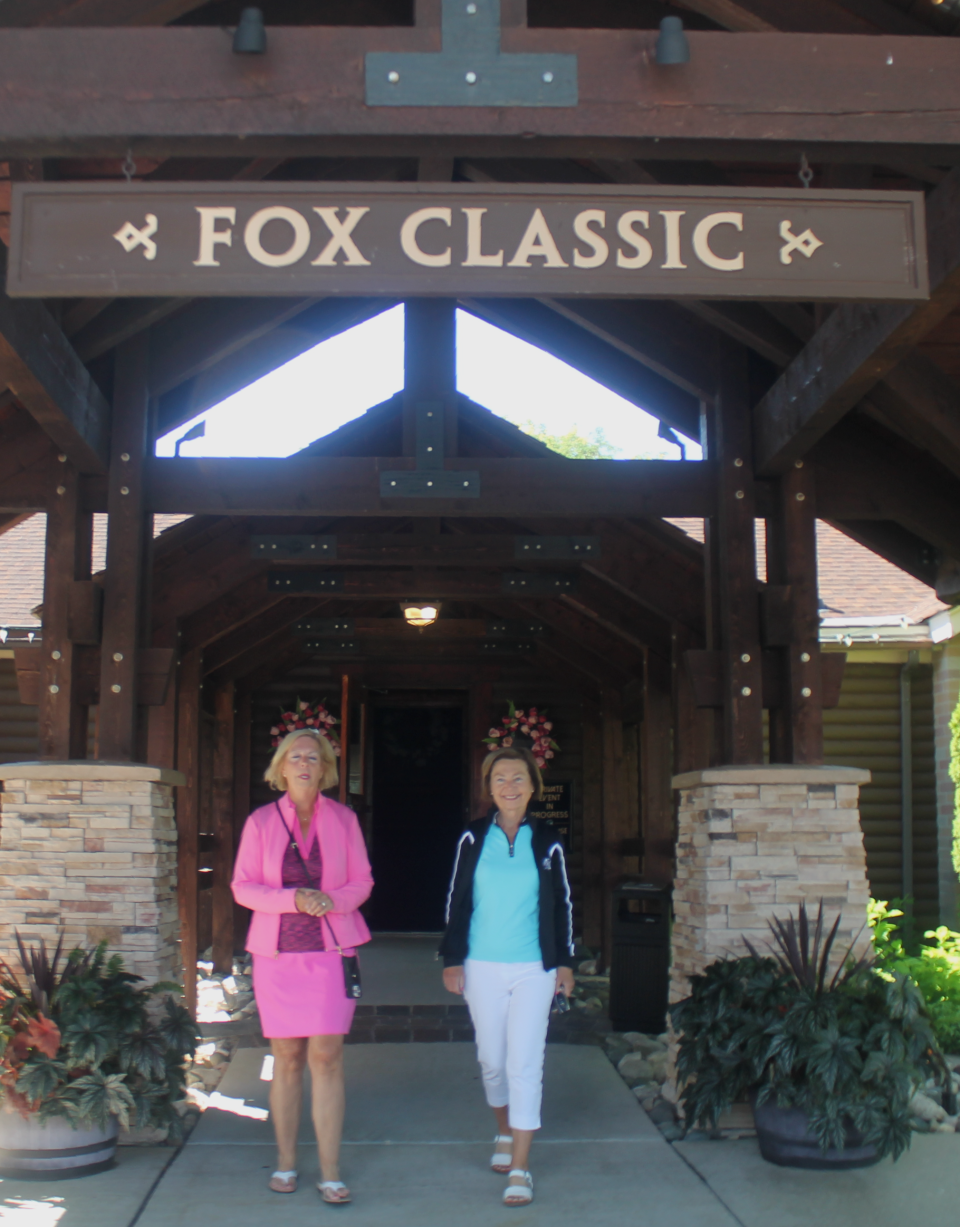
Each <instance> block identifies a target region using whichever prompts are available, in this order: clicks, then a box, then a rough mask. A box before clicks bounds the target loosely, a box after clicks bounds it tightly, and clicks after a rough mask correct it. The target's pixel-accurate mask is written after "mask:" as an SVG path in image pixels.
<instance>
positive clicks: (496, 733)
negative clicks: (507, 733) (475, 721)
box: [487, 729, 500, 737]
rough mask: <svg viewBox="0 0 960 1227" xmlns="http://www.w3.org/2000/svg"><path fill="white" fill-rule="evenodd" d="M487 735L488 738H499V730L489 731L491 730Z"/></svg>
mask: <svg viewBox="0 0 960 1227" xmlns="http://www.w3.org/2000/svg"><path fill="white" fill-rule="evenodd" d="M487 735H488V736H489V737H499V736H500V730H499V729H491V730H490V732H489V733H488V734H487Z"/></svg>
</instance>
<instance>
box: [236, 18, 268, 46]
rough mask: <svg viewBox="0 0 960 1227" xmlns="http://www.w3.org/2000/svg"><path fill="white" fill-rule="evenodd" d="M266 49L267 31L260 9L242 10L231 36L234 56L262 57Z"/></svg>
mask: <svg viewBox="0 0 960 1227" xmlns="http://www.w3.org/2000/svg"><path fill="white" fill-rule="evenodd" d="M266 49H267V31H266V30H265V29H264V25H263V13H262V12H261V11H260V9H256V8H248V9H244V10H243V12H242V13H241V14H240V24H239V25H238V26H237V28H236V30H235V31H234V35H233V52H234V55H263V53H264V52H265V51H266Z"/></svg>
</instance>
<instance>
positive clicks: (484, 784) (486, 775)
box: [480, 746, 543, 805]
mask: <svg viewBox="0 0 960 1227" xmlns="http://www.w3.org/2000/svg"><path fill="white" fill-rule="evenodd" d="M505 758H512V759H515V760H516V761H517V762H520V763H523V764H524V765H525V766H526V768H527V772H528V774H529V776H530V783H531V784H532V785H533V795H534V796H535V797H536V799H537V800H538V801H540V800H542V798H543V776H541V774H540V768H539V767H538V766H537V760H536V759H535V758H534V757H533V755H532V754H531V753H530V751H529V750H525V749H524V748H523V747H522V746H507V747H504V746H501V747H500V748H499V749H497V750H491V751H490V753H489V754H488V755H487V757H486V758H485V759H484V760H483V766H482V767H481V768H480V799H481V800H482V801H483V802H484V804H486V805H489V804H490V803H491V802H492V801H493V797H491V795H490V773H491V771H493V769H494V767H495V766H496V764H497V763H499V762H502V761H503V759H505Z"/></svg>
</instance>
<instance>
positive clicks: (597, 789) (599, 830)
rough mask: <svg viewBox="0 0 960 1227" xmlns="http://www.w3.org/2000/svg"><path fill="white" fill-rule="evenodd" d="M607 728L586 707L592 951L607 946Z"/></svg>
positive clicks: (587, 897)
mask: <svg viewBox="0 0 960 1227" xmlns="http://www.w3.org/2000/svg"><path fill="white" fill-rule="evenodd" d="M603 814H604V808H603V730H602V725H601V718H600V712H599V710H597V709H595V708H594V707H593V705H592V704H584V707H583V818H582V825H581V830H580V858H581V863H582V865H583V886H582V890H581V898H582V900H583V942H584V945H586V946H589V947H590V948H591V949H592V950H597V951H599V950H600V949H601V948H602V945H603V898H604V893H603Z"/></svg>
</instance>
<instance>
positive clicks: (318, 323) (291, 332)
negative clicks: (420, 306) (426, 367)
mask: <svg viewBox="0 0 960 1227" xmlns="http://www.w3.org/2000/svg"><path fill="white" fill-rule="evenodd" d="M300 301H302V300H300ZM393 306H395V303H394V302H393V301H392V300H391V299H383V298H327V299H321V300H320V301H318V302H314V303H313V304H312V306H309V307H307V308H305V309H304V310H298V311H297V312H296V313H295V314H294V315H293V316H292V317H291V318H289V319H286V320H284V321H283V322H278V323H277V326H276V327H273V328H269V329H260V330H259V331H257V333H256V335H252V336H249V337H248V338H247V340H246V341H245V343H244V344H243V345H242V346H241V347H240V348H236V347H235V346H232V344H231V341H230V338H229V337H227V336H224V337H222V338H221V341H220V343H221V344H222V346H223V349H224V350H225V351H226V352H221V354H220V355H219V356H218V360H217V361H216V362H214V363H212V364H208V365H203V366H202V369H198V370H197V373H196V374H195V375H193V376H192V377H191V378H190V379H184V380H183V381H182V382H180V383H178V384H177V385H176V386H175V387H172V388H170V390H169V391H167V392H165V393H164V394H163V395H162V396H161V397H160V398H159V403H158V406H157V433H158V434H161V435H162V434H166V432H167V431H170V430H173V429H174V428H175V427H177V426H179V425H181V424H182V423H183V422H186V421H189V420H190V418H192V417H196V415H197V414H198V413H203V411H204V410H205V409H209V408H211V407H212V406H213V405H217V404H219V403H220V402H221V401H223V400H226V398H227V397H228V396H232V395H233V394H234V393H235V392H239V391H241V390H242V389H243V388H246V387H248V386H249V385H250V384H251V383H253V382H254V381H255V380H257V379H261V378H262V377H263V376H264V375H267V374H269V373H270V372H271V371H274V370H276V369H277V367H279V366H282V365H283V364H284V363H285V362H290V361H291V359H293V358H297V357H299V355H300V354H302V353H305V352H306V351H307V350H308V349H313V348H314V346H316V345H319V344H320V342H321V341H326V340H327V339H328V338H330V337H332V336H336V335H337V334H339V333H341V332H343V331H344V330H345V329H347V328H352V327H353V326H354V325H355V324H360V323H363V321H364V320H368V319H372V318H373V317H374V316H376V315H380V314H381V313H382V312H383V311H389V310H390V308H391V307H393ZM211 314H214V312H213V311H212V310H211ZM281 314H282V312H281ZM171 323H172V321H171ZM251 327H252V323H251ZM196 357H197V356H196V355H194V358H196Z"/></svg>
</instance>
